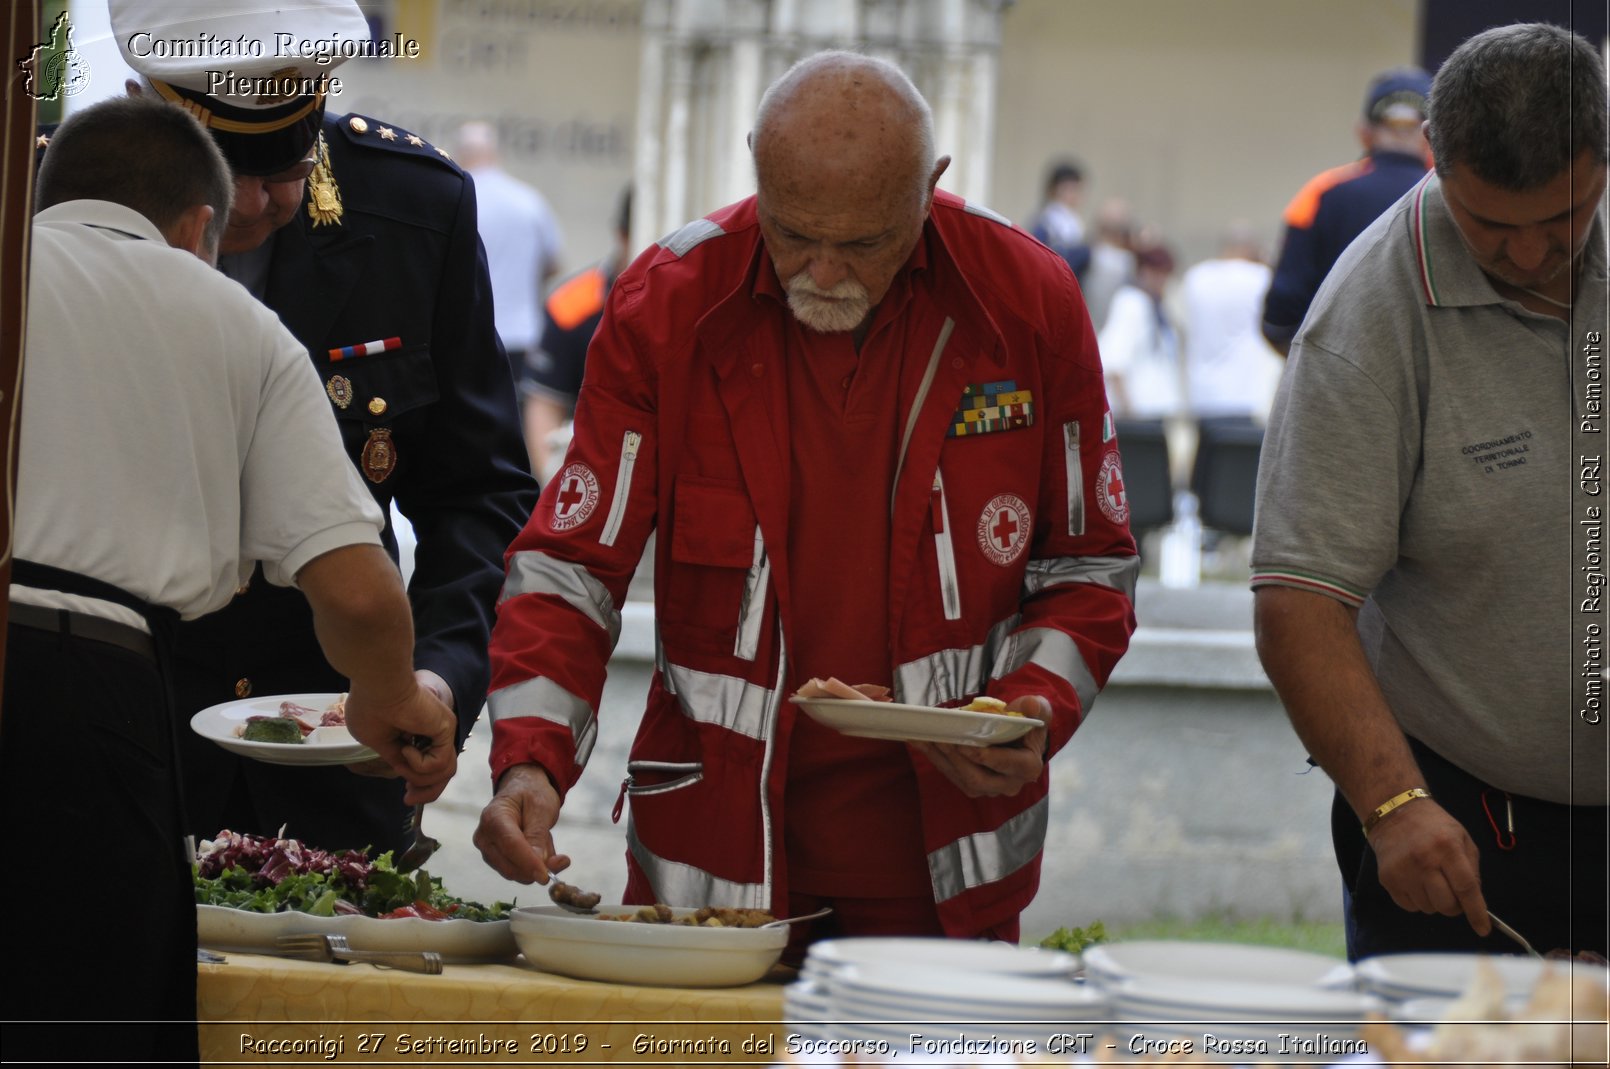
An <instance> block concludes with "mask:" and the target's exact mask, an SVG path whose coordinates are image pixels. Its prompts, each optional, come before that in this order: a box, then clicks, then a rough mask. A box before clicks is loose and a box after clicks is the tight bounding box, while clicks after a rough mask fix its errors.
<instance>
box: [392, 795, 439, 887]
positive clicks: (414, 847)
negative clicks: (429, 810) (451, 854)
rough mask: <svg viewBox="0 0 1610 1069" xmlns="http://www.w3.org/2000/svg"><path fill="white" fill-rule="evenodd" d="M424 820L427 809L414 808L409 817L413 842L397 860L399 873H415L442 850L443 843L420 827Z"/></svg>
mask: <svg viewBox="0 0 1610 1069" xmlns="http://www.w3.org/2000/svg"><path fill="white" fill-rule="evenodd" d="M424 819H425V807H424V806H423V805H416V806H414V811H413V812H412V813H410V814H409V815H408V834H409V835H411V836H413V841H412V842H411V843H409V844H408V849H406V850H404V851H403V855H402V857H400V858H398V859H397V871H398V872H413V871H414V870H415V869H417V868H419V866H421V865H423V864H424V863H425V862H426V861H429V860H430V856H431V855H432V854H434V853H435V852H436V851H438V850H440V849H441V848H442V844H441V843H439V842H437V841H436V840H435V839H432V838H431V837H430V836H429V835H426V834H425V831H424V829H423V828H421V827H420V824H422V823H423V822H424Z"/></svg>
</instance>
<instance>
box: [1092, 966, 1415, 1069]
mask: <svg viewBox="0 0 1610 1069" xmlns="http://www.w3.org/2000/svg"><path fill="white" fill-rule="evenodd" d="M1107 990H1108V993H1109V995H1110V996H1111V998H1112V1006H1113V1018H1114V1019H1115V1020H1119V1021H1128V1022H1132V1023H1135V1024H1144V1025H1145V1028H1144V1029H1143V1030H1137V1031H1141V1032H1143V1033H1144V1035H1145V1036H1146V1037H1148V1038H1151V1039H1155V1040H1159V1041H1164V1040H1167V1039H1168V1038H1170V1037H1180V1038H1188V1039H1190V1040H1191V1041H1192V1048H1191V1049H1192V1052H1193V1053H1196V1054H1199V1055H1202V1056H1204V1057H1207V1058H1213V1059H1217V1058H1224V1059H1226V1060H1230V1061H1252V1060H1255V1059H1254V1058H1253V1057H1249V1056H1257V1057H1263V1056H1278V1055H1281V1054H1286V1055H1302V1056H1304V1057H1306V1058H1311V1059H1313V1060H1315V1061H1318V1062H1321V1063H1324V1062H1326V1061H1328V1060H1335V1059H1336V1056H1338V1055H1344V1054H1348V1053H1354V1051H1352V1050H1350V1049H1348V1047H1347V1046H1346V1044H1347V1042H1349V1041H1352V1040H1354V1039H1355V1037H1356V1035H1357V1032H1358V1028H1359V1025H1361V1024H1362V1023H1363V1022H1364V1021H1365V1020H1367V1019H1368V1018H1369V1016H1370V1015H1372V1014H1375V1015H1380V1014H1382V1013H1383V1012H1384V1010H1385V1003H1383V1002H1382V1001H1381V1000H1380V999H1378V998H1375V997H1374V996H1372V995H1366V994H1363V993H1362V992H1358V991H1336V990H1327V989H1325V988H1320V987H1313V986H1304V985H1300V984H1287V983H1258V982H1254V981H1246V980H1232V981H1219V982H1209V981H1205V980H1200V979H1192V980H1177V979H1174V980H1170V979H1159V978H1157V977H1151V976H1137V977H1132V978H1130V979H1128V980H1123V981H1120V982H1119V983H1117V984H1115V985H1113V986H1111V987H1109V988H1108V989H1107Z"/></svg>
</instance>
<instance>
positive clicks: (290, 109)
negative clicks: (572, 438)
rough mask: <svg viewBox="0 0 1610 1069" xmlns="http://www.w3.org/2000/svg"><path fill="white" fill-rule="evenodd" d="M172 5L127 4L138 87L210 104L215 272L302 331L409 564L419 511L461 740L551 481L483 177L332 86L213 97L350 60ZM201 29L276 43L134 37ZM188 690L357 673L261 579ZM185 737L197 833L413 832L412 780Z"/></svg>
mask: <svg viewBox="0 0 1610 1069" xmlns="http://www.w3.org/2000/svg"><path fill="white" fill-rule="evenodd" d="M310 6H311V7H313V8H317V9H320V10H318V11H317V13H316V17H317V19H318V20H319V23H320V24H319V26H318V27H317V32H308V33H306V36H307V37H308V38H311V39H324V40H329V39H330V38H332V37H337V38H343V39H346V38H350V39H353V40H360V41H363V40H367V39H368V26H367V23H366V22H364V20H363V16H362V14H361V12H359V11H358V8H357V6H356V5H355V4H354V3H352V2H351V0H320V2H319V3H316V4H313V5H310ZM171 8H172V5H171V4H168V3H165V2H164V0H112V4H111V13H112V27H113V36H114V37H116V39H117V41H118V44H119V47H120V48H122V49H123V51H124V58H125V60H126V61H127V62H128V63H129V64H130V66H131V67H133V68H134V69H135V70H136V71H137V72H139V73H140V74H142V75H144V76H145V79H146V81H145V83H144V84H143V85H142V86H139V87H137V88H138V90H139V91H143V92H153V91H154V92H156V93H157V94H158V95H160V96H163V97H165V98H166V99H169V100H172V101H174V102H176V103H179V104H181V105H183V106H186V107H188V108H189V109H190V110H191V111H192V112H193V113H196V114H198V116H199V117H200V118H202V121H203V123H204V124H205V125H207V126H208V128H209V130H210V132H211V133H212V134H213V137H214V139H215V140H216V141H217V142H218V144H219V147H220V148H222V149H223V151H224V155H225V157H226V158H228V159H229V161H230V164H231V166H232V167H233V169H234V171H235V175H236V209H235V210H234V211H232V212H231V216H230V227H229V229H228V230H227V231H226V234H225V237H224V240H223V244H222V249H221V251H222V252H223V253H224V255H223V256H221V257H220V263H219V266H220V268H221V269H223V270H224V271H225V272H226V273H228V274H230V275H231V276H232V277H234V278H236V279H237V280H238V281H240V282H241V283H242V284H243V285H245V286H246V287H247V288H248V289H249V290H251V291H252V292H253V293H254V294H256V295H257V296H258V297H259V298H260V299H261V300H263V301H264V302H265V303H266V304H267V305H268V306H269V307H270V308H272V309H274V311H275V312H276V313H278V315H279V317H280V319H281V321H282V322H284V324H285V325H286V326H287V327H288V328H289V329H290V330H291V332H292V333H293V334H294V335H296V337H297V339H298V340H299V341H301V342H302V343H303V344H304V345H306V346H307V349H308V355H309V357H310V359H311V360H312V362H313V366H314V368H315V369H316V370H317V372H318V375H319V377H320V380H321V381H322V382H323V383H324V385H325V392H326V394H327V395H328V396H329V398H330V404H331V406H332V409H333V411H334V413H335V417H336V421H337V423H338V424H339V425H340V428H341V432H342V437H343V439H344V441H345V445H346V448H347V452H348V454H349V455H350V456H351V458H352V462H353V463H354V464H355V465H356V466H357V467H358V470H359V471H360V472H361V473H362V474H363V476H364V478H365V480H366V483H367V485H368V486H369V488H370V490H371V491H372V492H373V494H374V496H375V499H376V501H378V502H379V504H380V506H381V508H382V509H383V510H387V511H388V524H387V528H386V531H385V533H384V541H385V544H386V547H387V549H388V550H389V551H390V552H391V553H392V555H393V556H394V557H395V556H396V554H397V541H396V535H395V533H394V532H393V531H392V529H391V526H390V522H389V508H390V506H391V504H392V502H394V501H395V502H396V505H397V507H398V509H399V510H400V511H401V512H402V514H403V515H404V516H406V517H407V518H408V520H409V521H410V522H411V523H412V525H413V528H414V532H415V535H416V538H417V549H416V552H415V557H414V572H413V577H412V580H411V582H410V586H409V599H410V602H411V603H412V606H413V612H414V627H415V632H416V635H417V639H416V643H415V649H414V664H415V668H416V670H417V672H418V674H419V676H420V678H421V681H422V682H425V683H426V684H427V685H429V686H431V687H432V688H433V689H435V690H436V691H437V692H438V695H439V696H440V697H442V699H443V700H444V701H445V702H446V703H447V704H448V705H449V707H451V708H452V709H454V711H455V712H456V714H457V716H458V720H459V732H458V742H459V744H460V745H462V743H463V740H464V738H465V736H467V735H468V733H469V729H470V727H471V726H472V725H473V723H474V721H475V718H476V716H477V715H478V714H479V712H480V709H481V706H482V704H483V702H484V700H485V697H486V689H487V686H488V679H489V667H488V661H487V640H488V635H489V633H490V630H491V624H492V617H493V613H494V609H495V605H496V601H497V595H498V591H499V589H500V587H501V585H502V582H503V553H504V550H505V548H506V547H507V545H508V543H509V542H510V541H511V540H512V539H513V537H514V535H515V534H516V533H517V532H518V531H519V530H520V527H521V525H522V523H523V522H524V521H525V518H526V516H527V514H528V513H529V512H530V510H531V507H532V505H533V504H534V503H535V500H536V491H537V487H536V483H535V481H534V480H533V479H532V477H531V475H530V473H529V468H528V462H527V459H526V450H525V445H524V442H523V441H522V438H521V432H520V421H519V415H518V410H517V407H516V403H515V395H514V389H513V384H512V382H511V380H510V375H509V367H508V362H507V360H506V359H505V358H504V355H503V351H502V347H501V345H500V344H499V342H498V338H497V334H496V332H495V330H494V327H493V321H492V290H491V286H490V283H489V282H488V277H487V268H486V261H485V257H484V255H483V254H482V252H481V248H480V243H479V239H478V238H477V236H476V213H475V193H474V187H473V184H472V182H471V181H470V179H469V178H467V177H466V176H465V174H464V172H463V171H461V170H460V169H459V168H458V166H457V165H456V164H454V163H453V161H452V160H451V159H449V158H448V156H447V154H446V152H444V151H442V150H440V149H438V148H436V147H434V146H432V145H430V144H429V143H427V142H426V141H425V140H424V139H422V138H420V137H417V136H415V135H413V134H411V133H409V132H408V131H406V130H403V129H401V128H399V127H397V126H394V125H391V124H387V123H385V122H383V121H381V120H378V119H373V118H369V117H366V116H359V115H347V116H343V117H341V118H339V119H328V118H325V117H324V114H323V113H324V104H325V100H324V99H323V95H322V94H321V93H320V92H317V91H314V92H311V93H291V94H278V95H276V94H275V93H273V92H267V93H264V92H258V91H255V90H261V89H263V88H264V86H263V84H262V83H256V84H253V85H250V86H249V87H246V88H247V92H245V93H242V94H239V95H236V96H230V97H222V96H209V95H207V93H206V92H205V87H206V82H205V81H204V80H203V79H204V78H205V77H206V70H208V69H213V70H216V69H217V68H218V67H219V66H220V65H221V64H222V65H230V67H231V70H232V71H233V73H234V74H235V75H237V76H238V77H240V78H248V77H281V78H284V79H286V81H285V82H284V83H282V84H281V85H278V86H276V85H270V86H268V88H269V89H271V90H272V89H275V88H290V89H299V88H310V86H308V85H307V83H306V82H305V81H304V82H297V81H296V80H295V79H296V78H297V77H302V78H317V76H318V75H320V74H325V75H328V73H329V71H330V70H331V69H332V68H333V67H334V65H335V64H334V63H331V64H328V65H317V64H316V63H314V62H313V61H312V60H311V59H309V60H307V61H306V62H304V63H303V64H302V65H301V67H300V68H299V69H297V70H296V71H295V72H294V74H288V73H287V69H286V60H285V59H284V58H282V57H277V56H276V55H275V48H274V37H273V35H274V34H275V33H276V32H282V31H283V30H284V27H283V26H281V25H279V24H278V23H277V22H276V18H277V16H276V14H275V13H274V12H273V11H267V12H264V10H263V9H262V8H261V7H260V6H252V7H248V6H247V5H244V4H241V3H235V2H228V3H220V4H217V5H214V6H213V7H212V8H210V9H209V12H208V14H207V16H206V17H197V16H196V15H195V14H194V13H191V14H188V15H183V16H180V15H176V14H174V13H173V11H172V10H171ZM300 17H302V18H304V19H305V18H306V17H307V16H306V13H305V12H304V13H303V14H302V15H301V16H300ZM170 27H171V32H169V28H170ZM203 31H206V32H209V33H212V34H215V35H216V37H215V39H235V38H239V37H240V36H241V35H242V34H245V35H247V36H249V37H254V38H258V39H261V40H263V41H264V42H265V49H264V51H265V53H266V55H265V57H264V58H262V59H260V60H256V61H255V63H256V66H254V65H253V63H254V61H253V60H252V59H251V57H249V56H247V57H245V58H242V59H227V60H220V59H218V58H216V57H206V56H203V57H199V58H184V57H178V58H173V57H168V58H162V57H158V56H155V55H143V56H142V55H140V54H138V53H137V52H136V51H131V50H130V48H129V42H130V41H131V39H136V38H135V35H137V34H139V33H150V34H152V35H153V39H154V38H156V37H164V36H170V37H171V36H173V35H174V34H183V35H189V36H192V37H194V36H196V35H199V34H200V33H202V32H203ZM143 51H146V52H148V53H149V52H155V51H157V50H156V49H152V48H145V49H143ZM167 51H180V50H167ZM398 62H406V60H399V61H398ZM134 88H136V87H131V91H133V89H134ZM313 88H315V90H316V87H313ZM176 684H177V691H178V702H177V708H178V709H179V710H180V711H181V714H182V715H186V716H188V715H189V714H193V713H194V712H196V711H198V710H200V709H203V708H206V707H208V706H212V705H216V704H219V703H221V702H227V701H232V700H235V699H239V698H246V697H250V696H254V695H255V696H263V695H274V694H294V693H304V692H319V691H341V690H344V689H345V686H346V684H345V681H344V680H343V679H342V678H341V676H340V675H339V674H338V673H337V672H335V670H334V669H332V668H330V667H329V665H328V664H327V663H326V662H325V660H324V658H323V656H322V655H321V654H320V652H319V647H318V643H317V641H316V638H315V635H314V633H313V627H312V621H311V617H310V615H309V612H308V608H307V604H306V601H305V600H304V599H303V598H302V597H301V596H300V595H298V594H297V593H296V592H295V591H288V590H283V589H279V588H274V587H271V586H269V585H268V584H267V583H264V582H261V581H260V579H259V580H258V581H253V582H251V583H249V584H247V586H246V587H245V588H243V589H242V590H241V592H240V594H239V596H238V597H237V598H236V599H235V601H234V602H233V603H232V604H231V605H230V606H229V607H228V608H226V609H224V610H222V611H220V612H218V613H216V614H214V615H212V616H208V617H206V618H204V619H202V620H200V621H197V622H195V623H192V624H188V625H185V626H184V627H182V628H181V629H180V634H179V641H178V658H177V680H176ZM181 734H182V738H183V740H184V748H183V751H182V759H183V762H184V769H185V790H186V793H187V796H188V804H189V811H190V823H191V830H192V831H193V832H194V833H195V834H197V835H205V836H208V837H211V836H213V835H216V834H217V832H218V831H219V830H220V829H221V828H225V827H227V828H230V829H233V830H236V831H250V832H254V833H259V834H261V833H269V832H273V831H275V830H277V829H278V828H279V827H280V825H282V824H284V825H287V834H290V835H293V836H295V837H297V838H300V839H303V840H304V841H306V842H308V843H311V844H314V845H318V846H321V847H326V848H348V847H351V848H361V847H365V846H371V847H373V848H374V849H375V850H377V851H378V850H385V849H393V848H397V847H399V846H400V845H401V844H402V843H403V842H404V839H405V834H404V833H405V828H406V826H407V817H408V811H407V808H406V807H405V806H404V805H403V801H402V795H403V785H402V782H401V781H400V780H397V779H383V778H373V777H367V776H362V775H355V774H354V773H353V772H352V771H350V770H349V769H347V768H341V767H336V768H328V767H286V766H280V765H270V764H264V763H260V762H256V761H252V760H249V759H243V758H240V757H236V756H235V755H233V754H229V753H227V752H225V751H224V750H222V749H220V748H218V747H217V746H215V745H214V744H212V743H210V742H207V741H205V740H203V739H201V738H200V737H199V736H196V735H195V734H194V733H192V732H190V731H188V730H186V731H184V732H182V733H181Z"/></svg>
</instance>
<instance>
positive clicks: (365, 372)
mask: <svg viewBox="0 0 1610 1069" xmlns="http://www.w3.org/2000/svg"><path fill="white" fill-rule="evenodd" d="M313 364H314V367H315V368H317V369H318V373H319V378H320V379H322V380H323V381H324V390H325V393H327V394H328V395H329V397H330V401H331V405H332V408H333V409H334V411H335V418H336V419H340V420H361V421H363V422H365V423H389V422H391V421H392V420H393V419H395V418H397V417H398V416H400V415H402V414H403V413H405V412H411V411H413V410H414V409H416V408H423V407H424V406H426V405H429V404H433V403H434V402H435V401H436V397H437V392H436V368H435V365H434V364H432V363H431V358H430V347H429V346H428V345H420V346H416V347H414V348H412V349H400V350H396V351H394V352H387V353H373V354H371V355H369V356H359V357H352V358H349V359H346V360H331V359H329V357H328V354H327V353H321V354H320V355H319V356H318V357H316V358H315V359H314V361H313ZM343 398H345V399H346V401H347V403H346V404H345V405H343V404H342V403H341V402H342V399H343Z"/></svg>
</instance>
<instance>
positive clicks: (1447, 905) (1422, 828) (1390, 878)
mask: <svg viewBox="0 0 1610 1069" xmlns="http://www.w3.org/2000/svg"><path fill="white" fill-rule="evenodd" d="M1370 848H1371V849H1372V850H1374V851H1375V860H1376V866H1377V868H1378V869H1379V871H1380V876H1381V886H1382V887H1384V888H1385V889H1386V891H1387V893H1388V894H1390V895H1391V896H1392V901H1394V902H1396V903H1397V904H1398V906H1399V907H1401V908H1403V909H1407V910H1412V911H1413V912H1416V913H1440V914H1442V915H1443V916H1445V917H1457V916H1459V915H1460V914H1461V913H1463V914H1464V915H1465V919H1466V920H1468V921H1469V922H1470V926H1471V928H1473V929H1475V931H1476V934H1477V935H1486V934H1488V933H1489V932H1490V931H1492V923H1491V922H1490V921H1489V920H1488V919H1487V902H1486V899H1484V898H1483V897H1482V893H1481V867H1480V855H1479V854H1478V853H1477V851H1476V844H1475V842H1473V841H1472V840H1471V838H1470V834H1469V833H1468V832H1466V831H1465V829H1464V826H1463V825H1461V824H1460V823H1459V822H1458V821H1457V820H1455V819H1454V818H1453V817H1451V816H1449V815H1448V812H1447V810H1445V809H1443V808H1442V807H1441V806H1440V805H1438V804H1437V803H1436V802H1435V801H1433V800H1431V799H1425V800H1423V801H1419V802H1415V803H1414V804H1413V805H1407V806H1404V807H1402V808H1401V809H1399V810H1398V811H1397V812H1395V813H1393V814H1392V815H1391V816H1390V817H1388V818H1386V819H1385V820H1382V821H1381V822H1380V823H1379V824H1377V825H1376V826H1375V828H1374V829H1373V830H1372V831H1371V832H1370Z"/></svg>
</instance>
